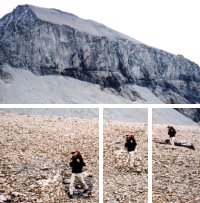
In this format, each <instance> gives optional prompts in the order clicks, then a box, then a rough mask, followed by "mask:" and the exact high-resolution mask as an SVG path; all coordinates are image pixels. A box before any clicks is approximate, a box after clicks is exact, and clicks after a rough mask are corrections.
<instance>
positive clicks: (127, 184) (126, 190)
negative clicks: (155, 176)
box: [104, 121, 148, 203]
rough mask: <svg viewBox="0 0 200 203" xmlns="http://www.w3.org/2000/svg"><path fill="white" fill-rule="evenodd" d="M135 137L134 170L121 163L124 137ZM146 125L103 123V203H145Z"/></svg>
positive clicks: (123, 156)
mask: <svg viewBox="0 0 200 203" xmlns="http://www.w3.org/2000/svg"><path fill="white" fill-rule="evenodd" d="M128 132H133V133H134V134H135V139H136V142H137V144H138V145H137V152H136V154H135V162H134V167H133V168H130V167H129V166H128V165H127V164H126V163H125V161H126V160H127V152H126V151H124V142H125V135H126V134H127V133H128ZM147 140H148V139H147V125H146V124H138V123H122V122H114V121H112V122H106V123H105V125H104V202H109V203H117V202H120V203H122V202H123V203H124V202H138V203H139V202H141V203H144V202H146V203H147V192H148V187H147V183H148V176H147V175H148V167H147V159H148V151H147V150H148V141H147Z"/></svg>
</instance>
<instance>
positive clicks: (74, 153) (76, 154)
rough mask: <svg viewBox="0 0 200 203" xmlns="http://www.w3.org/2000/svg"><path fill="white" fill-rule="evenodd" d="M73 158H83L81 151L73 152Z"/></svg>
mask: <svg viewBox="0 0 200 203" xmlns="http://www.w3.org/2000/svg"><path fill="white" fill-rule="evenodd" d="M72 155H73V157H77V156H81V153H80V151H75V152H72Z"/></svg>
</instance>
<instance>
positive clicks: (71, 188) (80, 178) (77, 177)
mask: <svg viewBox="0 0 200 203" xmlns="http://www.w3.org/2000/svg"><path fill="white" fill-rule="evenodd" d="M75 180H78V181H79V182H80V184H81V185H82V186H83V188H84V189H88V186H87V184H86V183H85V181H84V179H83V174H82V173H72V175H71V178H70V184H69V193H70V195H73V192H74V189H75V188H74V181H75Z"/></svg>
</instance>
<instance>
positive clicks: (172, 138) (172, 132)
mask: <svg viewBox="0 0 200 203" xmlns="http://www.w3.org/2000/svg"><path fill="white" fill-rule="evenodd" d="M167 128H168V135H169V138H170V142H171V144H172V146H173V147H174V141H175V136H176V130H175V129H174V127H173V126H168V127H167Z"/></svg>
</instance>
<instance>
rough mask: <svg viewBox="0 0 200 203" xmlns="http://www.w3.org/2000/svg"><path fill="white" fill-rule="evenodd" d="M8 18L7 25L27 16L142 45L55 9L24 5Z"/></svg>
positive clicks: (94, 23)
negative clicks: (13, 20)
mask: <svg viewBox="0 0 200 203" xmlns="http://www.w3.org/2000/svg"><path fill="white" fill-rule="evenodd" d="M6 16H9V20H7V23H8V22H10V21H11V20H12V18H13V16H15V18H17V19H19V18H20V17H22V18H23V19H24V18H25V16H26V17H28V16H29V18H30V17H33V18H38V19H40V20H42V21H44V22H48V23H52V24H56V25H64V26H69V27H71V28H73V29H75V30H77V31H80V32H84V33H86V34H89V35H93V36H98V37H106V38H108V39H111V40H116V39H123V40H124V39H125V40H130V41H132V42H133V43H135V44H141V43H140V42H139V41H137V40H135V39H133V38H131V37H128V36H127V35H125V34H122V33H120V32H117V31H115V30H113V29H111V28H109V27H107V26H105V25H103V24H101V23H97V22H95V21H93V20H85V19H82V18H80V17H78V16H76V15H74V14H72V13H68V12H64V11H61V10H58V9H54V8H43V7H38V6H33V5H29V4H24V5H19V6H17V7H16V8H15V9H14V10H13V12H12V13H10V14H7V15H6ZM27 19H28V18H27ZM0 25H1V24H0Z"/></svg>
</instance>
